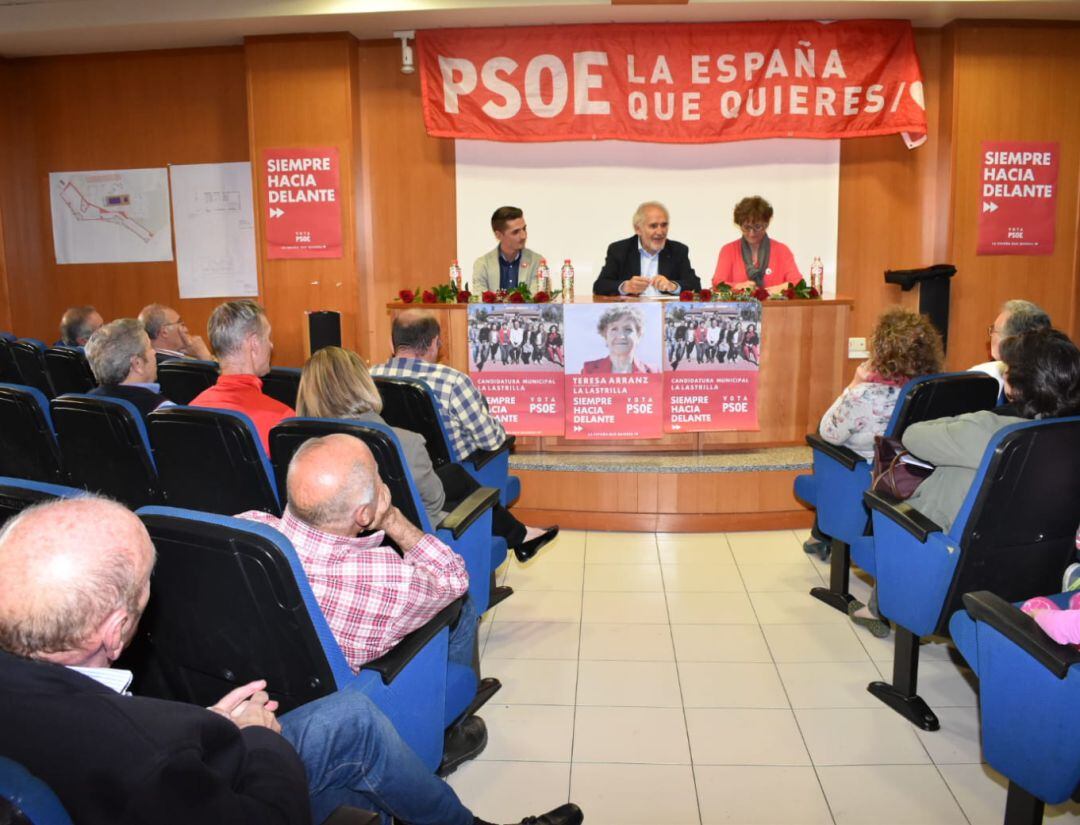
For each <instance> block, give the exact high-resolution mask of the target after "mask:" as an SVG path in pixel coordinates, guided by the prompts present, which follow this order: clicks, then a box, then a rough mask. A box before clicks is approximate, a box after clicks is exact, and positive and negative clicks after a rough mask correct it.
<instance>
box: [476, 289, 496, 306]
mask: <svg viewBox="0 0 1080 825" xmlns="http://www.w3.org/2000/svg"><path fill="white" fill-rule="evenodd" d="M497 297H498V296H497V295H496V294H495V293H494V292H492V291H491V290H490V289H486V290H484V294H483V295H481V296H480V300H481V301H483V302H484V303H485V304H493V303H495V299H496V298H497Z"/></svg>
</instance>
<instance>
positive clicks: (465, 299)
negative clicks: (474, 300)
mask: <svg viewBox="0 0 1080 825" xmlns="http://www.w3.org/2000/svg"><path fill="white" fill-rule="evenodd" d="M471 297H472V294H471V293H470V292H469V290H467V289H463V290H461V292H459V293H458V294H457V302H458V303H459V304H467V303H469V299H470V298H471Z"/></svg>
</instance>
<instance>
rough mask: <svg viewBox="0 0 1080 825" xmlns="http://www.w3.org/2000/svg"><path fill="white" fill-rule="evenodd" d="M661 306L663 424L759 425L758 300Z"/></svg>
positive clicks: (693, 427)
mask: <svg viewBox="0 0 1080 825" xmlns="http://www.w3.org/2000/svg"><path fill="white" fill-rule="evenodd" d="M664 310H665V311H664V429H665V430H666V431H667V432H669V433H678V432H703V431H708V430H756V429H758V417H757V383H758V369H759V367H758V364H759V363H760V361H761V335H762V331H761V304H760V303H758V302H757V301H733V302H731V303H677V304H668V305H667V306H665V307H664Z"/></svg>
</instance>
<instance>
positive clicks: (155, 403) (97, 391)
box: [87, 384, 168, 420]
mask: <svg viewBox="0 0 1080 825" xmlns="http://www.w3.org/2000/svg"><path fill="white" fill-rule="evenodd" d="M87 395H98V396H102V397H103V398H120V399H123V400H124V401H130V402H131V403H132V404H134V405H135V408H136V409H137V410H138V411H139V412H141V413H142V417H143V420H145V419H146V416H148V415H150V413H152V412H153V411H154V410H156V409H157V408H158V407H160V406H161V405H162V404H164V403H165V402H166V401H168V399H167V398H166V397H165V396H164V395H160V394H158V393H156V392H154V391H153V390H148V389H147V388H146V387H133V386H131V385H130V384H103V385H102V386H100V387H94V389H92V390H90V392H89V393H87Z"/></svg>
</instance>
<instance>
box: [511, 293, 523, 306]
mask: <svg viewBox="0 0 1080 825" xmlns="http://www.w3.org/2000/svg"><path fill="white" fill-rule="evenodd" d="M507 300H508V301H510V303H512V304H523V303H525V299H524V298H522V297H521V293H520V292H511V293H510V297H509V298H508V299H507Z"/></svg>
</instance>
